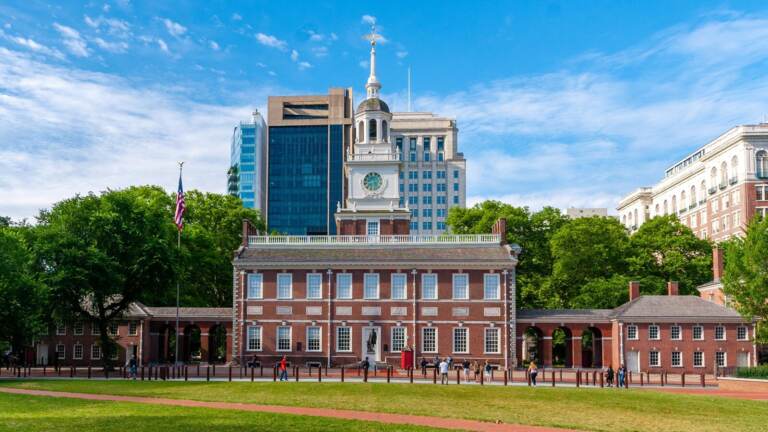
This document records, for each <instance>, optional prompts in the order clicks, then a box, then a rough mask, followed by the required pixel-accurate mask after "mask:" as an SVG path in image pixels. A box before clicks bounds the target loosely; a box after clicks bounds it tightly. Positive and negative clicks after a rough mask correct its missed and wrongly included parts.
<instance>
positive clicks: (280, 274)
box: [275, 273, 293, 300]
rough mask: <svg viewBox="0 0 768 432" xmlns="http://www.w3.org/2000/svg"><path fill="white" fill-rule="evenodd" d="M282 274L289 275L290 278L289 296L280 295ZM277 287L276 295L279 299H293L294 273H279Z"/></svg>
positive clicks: (276, 280)
mask: <svg viewBox="0 0 768 432" xmlns="http://www.w3.org/2000/svg"><path fill="white" fill-rule="evenodd" d="M280 276H288V278H290V285H289V286H290V289H289V295H288V297H280ZM275 288H276V289H277V292H276V293H275V294H276V295H275V297H277V299H278V300H292V299H293V274H292V273H278V274H277V278H276V279H275Z"/></svg>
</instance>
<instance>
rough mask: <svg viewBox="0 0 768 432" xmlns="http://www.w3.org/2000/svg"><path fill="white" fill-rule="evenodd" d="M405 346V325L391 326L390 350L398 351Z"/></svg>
mask: <svg viewBox="0 0 768 432" xmlns="http://www.w3.org/2000/svg"><path fill="white" fill-rule="evenodd" d="M404 347H405V327H392V347H391V351H392V352H400V351H402V350H403V348H404Z"/></svg>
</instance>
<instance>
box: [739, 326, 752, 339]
mask: <svg viewBox="0 0 768 432" xmlns="http://www.w3.org/2000/svg"><path fill="white" fill-rule="evenodd" d="M736 339H738V340H740V341H745V340H749V334H748V333H747V327H746V326H740V327H739V328H737V329H736Z"/></svg>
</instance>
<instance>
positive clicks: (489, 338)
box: [485, 327, 501, 354]
mask: <svg viewBox="0 0 768 432" xmlns="http://www.w3.org/2000/svg"><path fill="white" fill-rule="evenodd" d="M499 330H500V329H498V328H496V327H491V328H486V329H485V354H498V353H500V352H501V350H500V344H499V333H500V331H499Z"/></svg>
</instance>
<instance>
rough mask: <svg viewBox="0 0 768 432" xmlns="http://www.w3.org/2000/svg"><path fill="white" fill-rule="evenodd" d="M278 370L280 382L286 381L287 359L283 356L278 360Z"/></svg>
mask: <svg viewBox="0 0 768 432" xmlns="http://www.w3.org/2000/svg"><path fill="white" fill-rule="evenodd" d="M278 370H279V371H280V381H288V359H287V358H286V357H285V356H283V358H281V359H280V366H279V367H278Z"/></svg>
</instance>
